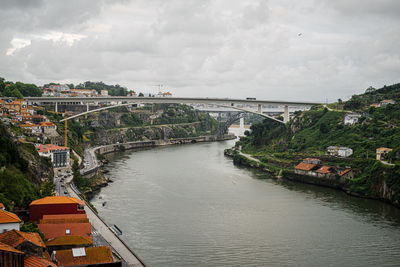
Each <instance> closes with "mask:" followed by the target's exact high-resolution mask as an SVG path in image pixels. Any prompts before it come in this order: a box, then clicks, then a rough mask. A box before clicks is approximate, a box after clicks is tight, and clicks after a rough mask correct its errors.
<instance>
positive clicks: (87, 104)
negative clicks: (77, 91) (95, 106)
mask: <svg viewBox="0 0 400 267" xmlns="http://www.w3.org/2000/svg"><path fill="white" fill-rule="evenodd" d="M88 111H89V102H87V103H86V112H88Z"/></svg>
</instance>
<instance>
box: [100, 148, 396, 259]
mask: <svg viewBox="0 0 400 267" xmlns="http://www.w3.org/2000/svg"><path fill="white" fill-rule="evenodd" d="M232 145H233V141H226V142H218V143H201V144H191V145H178V146H169V147H162V148H155V149H151V150H142V151H135V152H133V151H130V152H125V153H120V154H114V155H113V156H112V157H111V162H110V164H109V165H108V166H107V169H108V170H110V173H109V176H110V178H111V179H112V180H114V183H112V184H110V185H109V186H108V187H105V188H103V189H102V191H101V193H100V194H99V195H98V196H97V197H95V198H94V199H93V201H92V203H93V204H94V205H95V206H96V208H97V209H98V211H99V214H100V215H101V216H102V217H103V218H104V219H105V220H106V221H107V222H108V223H111V224H116V225H117V226H118V227H119V228H120V229H121V230H122V232H123V235H122V236H121V237H122V239H124V240H125V241H126V242H127V244H128V245H129V246H130V247H131V248H132V249H133V250H134V251H135V252H136V253H137V254H138V255H139V257H141V258H142V259H143V260H144V262H145V263H146V264H147V265H148V266H244V265H247V266H400V210H399V209H397V208H395V207H392V206H390V205H388V204H385V203H381V202H378V201H373V200H367V199H361V198H355V197H351V196H348V195H346V194H344V193H342V192H339V191H335V190H332V189H328V188H322V187H317V186H312V185H305V184H301V183H295V182H290V181H277V180H274V179H271V177H269V176H268V175H267V174H264V173H260V172H258V171H254V170H248V169H244V168H240V167H237V166H235V165H233V163H232V161H231V160H230V159H229V158H226V157H225V156H224V155H223V150H224V149H225V148H227V147H231V146H232ZM103 202H106V204H105V206H104V207H103V205H102V203H103Z"/></svg>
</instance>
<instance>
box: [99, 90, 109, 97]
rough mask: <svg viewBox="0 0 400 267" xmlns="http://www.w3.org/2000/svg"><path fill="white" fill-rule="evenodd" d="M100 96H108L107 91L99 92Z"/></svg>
mask: <svg viewBox="0 0 400 267" xmlns="http://www.w3.org/2000/svg"><path fill="white" fill-rule="evenodd" d="M100 94H101V96H108V91H107V90H101V91H100Z"/></svg>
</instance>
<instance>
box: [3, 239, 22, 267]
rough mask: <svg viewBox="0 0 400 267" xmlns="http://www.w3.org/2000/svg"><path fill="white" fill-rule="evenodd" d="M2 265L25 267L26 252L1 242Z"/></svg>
mask: <svg viewBox="0 0 400 267" xmlns="http://www.w3.org/2000/svg"><path fill="white" fill-rule="evenodd" d="M0 266H13V267H24V253H23V252H22V251H19V250H17V249H15V248H13V247H12V246H9V245H7V244H4V243H1V242H0Z"/></svg>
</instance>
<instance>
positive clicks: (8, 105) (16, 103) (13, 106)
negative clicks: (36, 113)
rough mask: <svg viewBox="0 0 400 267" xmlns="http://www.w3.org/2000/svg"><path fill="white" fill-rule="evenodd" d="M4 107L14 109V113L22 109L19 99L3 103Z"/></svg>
mask: <svg viewBox="0 0 400 267" xmlns="http://www.w3.org/2000/svg"><path fill="white" fill-rule="evenodd" d="M5 108H6V109H8V110H9V111H11V110H12V111H14V112H16V113H20V112H21V110H22V102H20V101H13V102H10V103H5Z"/></svg>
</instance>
